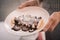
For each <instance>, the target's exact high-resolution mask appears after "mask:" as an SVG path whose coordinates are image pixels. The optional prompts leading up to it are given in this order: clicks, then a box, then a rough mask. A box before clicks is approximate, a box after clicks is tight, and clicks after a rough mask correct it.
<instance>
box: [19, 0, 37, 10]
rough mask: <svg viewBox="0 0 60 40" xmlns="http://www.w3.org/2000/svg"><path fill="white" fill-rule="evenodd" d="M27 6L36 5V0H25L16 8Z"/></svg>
mask: <svg viewBox="0 0 60 40" xmlns="http://www.w3.org/2000/svg"><path fill="white" fill-rule="evenodd" d="M28 6H38V2H37V1H36V0H32V1H26V2H25V3H22V4H21V5H20V6H19V7H18V8H19V9H21V8H24V7H28Z"/></svg>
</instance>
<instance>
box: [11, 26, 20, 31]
mask: <svg viewBox="0 0 60 40" xmlns="http://www.w3.org/2000/svg"><path fill="white" fill-rule="evenodd" d="M12 30H14V31H19V30H20V27H19V26H16V25H15V26H14V27H13V28H12Z"/></svg>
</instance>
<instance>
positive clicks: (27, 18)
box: [11, 15, 42, 32]
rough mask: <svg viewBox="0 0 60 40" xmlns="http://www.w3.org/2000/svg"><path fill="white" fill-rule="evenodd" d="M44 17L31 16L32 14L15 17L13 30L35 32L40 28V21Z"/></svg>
mask: <svg viewBox="0 0 60 40" xmlns="http://www.w3.org/2000/svg"><path fill="white" fill-rule="evenodd" d="M41 19H42V17H37V16H31V15H22V16H18V17H14V19H13V20H11V21H12V22H11V24H12V25H13V26H12V25H11V26H12V28H11V29H12V30H14V31H20V30H22V31H24V32H26V31H28V32H34V31H35V30H37V29H38V27H37V26H38V23H39V21H40V20H41Z"/></svg>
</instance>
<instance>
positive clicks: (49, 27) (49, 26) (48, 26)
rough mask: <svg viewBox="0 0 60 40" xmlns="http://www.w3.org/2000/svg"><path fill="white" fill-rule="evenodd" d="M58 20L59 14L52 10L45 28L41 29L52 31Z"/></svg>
mask: <svg viewBox="0 0 60 40" xmlns="http://www.w3.org/2000/svg"><path fill="white" fill-rule="evenodd" d="M59 20H60V15H59V13H58V12H54V13H53V14H52V15H51V16H50V18H49V21H48V23H47V24H46V26H45V28H44V29H43V31H47V30H48V31H53V30H54V28H55V27H56V26H57V24H58V23H59Z"/></svg>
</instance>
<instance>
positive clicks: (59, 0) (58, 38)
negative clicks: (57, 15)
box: [0, 0, 60, 40]
mask: <svg viewBox="0 0 60 40" xmlns="http://www.w3.org/2000/svg"><path fill="white" fill-rule="evenodd" d="M25 1H27V0H0V21H4V20H5V18H6V17H7V15H8V14H9V13H10V12H12V11H13V10H15V9H16V8H17V7H18V6H19V5H20V4H21V3H23V2H25ZM43 8H44V9H46V10H47V11H48V12H49V13H50V14H52V13H53V12H54V11H60V0H43ZM0 34H1V33H0ZM0 36H2V35H0ZM2 38H3V36H2ZM2 38H1V37H0V39H2ZM46 39H47V40H60V23H59V24H58V26H57V27H56V28H55V30H54V31H53V32H46Z"/></svg>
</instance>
